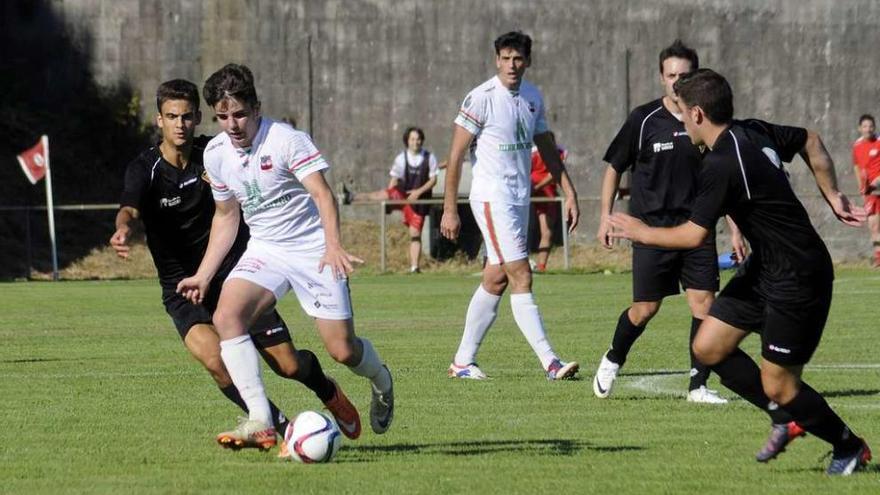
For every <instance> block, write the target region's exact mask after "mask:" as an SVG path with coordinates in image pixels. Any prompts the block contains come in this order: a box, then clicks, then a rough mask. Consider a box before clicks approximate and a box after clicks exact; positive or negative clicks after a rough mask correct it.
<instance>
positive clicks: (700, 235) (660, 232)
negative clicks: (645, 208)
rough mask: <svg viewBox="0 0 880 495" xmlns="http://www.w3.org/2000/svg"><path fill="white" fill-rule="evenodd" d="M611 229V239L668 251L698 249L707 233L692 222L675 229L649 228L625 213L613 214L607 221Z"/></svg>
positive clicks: (707, 235)
mask: <svg viewBox="0 0 880 495" xmlns="http://www.w3.org/2000/svg"><path fill="white" fill-rule="evenodd" d="M608 221H609V223H611V226H612V227H613V229H612V231H611V232H610V233H609V234H608V235H609V236H610V237H613V238H620V239H629V240H631V241H633V242H638V243H640V244H645V245H647V246H657V247H663V248H670V249H694V248H696V247H699V246H700V245H702V244H703V243H704V242H706V238H707V237H709V231H708V230H707V229H706V228H705V227H701V226H699V225H697V224H695V223H694V222H691V221H688V222H685V223H683V224H681V225H677V226H675V227H649V226H647V225H645V223H644V222H642V221H641V220H639V219H638V218H635V217H632V216H630V215H627V214H626V213H615V214H613V215H611V216H610V217H609V219H608Z"/></svg>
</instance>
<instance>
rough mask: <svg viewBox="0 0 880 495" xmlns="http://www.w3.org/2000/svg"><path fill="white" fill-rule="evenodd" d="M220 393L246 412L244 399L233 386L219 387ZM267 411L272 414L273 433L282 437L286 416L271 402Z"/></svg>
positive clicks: (286, 421) (285, 426)
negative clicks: (275, 432)
mask: <svg viewBox="0 0 880 495" xmlns="http://www.w3.org/2000/svg"><path fill="white" fill-rule="evenodd" d="M220 391H221V392H223V395H225V396H226V398H227V399H229V400H230V401H231V402H232V403H233V404H235V405H236V406H238V407H239V408H241V410H242V411H244V412H248V407H247V404H245V403H244V399H242V398H241V394H239V393H238V389H237V388H235V385H227V386H225V387H220ZM269 410H270V412H271V413H272V421H273V422H274V423H275V431H277V432H278V433H279V434H281V435H283V434H284V430H285V429H286V428H287V423H288V422H289V420H288V419H287V416H285V415H284V413H283V412H281V409H278V406H276V405H275V403H274V402H272V401H271V400H269Z"/></svg>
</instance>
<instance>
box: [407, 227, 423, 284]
mask: <svg viewBox="0 0 880 495" xmlns="http://www.w3.org/2000/svg"><path fill="white" fill-rule="evenodd" d="M407 227H408V228H409V239H410V240H409V266H410V272H412V273H419V272H420V271H421V269H420V268H419V266H420V263H421V259H422V232H421V231H420V230H419V229H417V228H415V227H413V226H411V225H409V226H407Z"/></svg>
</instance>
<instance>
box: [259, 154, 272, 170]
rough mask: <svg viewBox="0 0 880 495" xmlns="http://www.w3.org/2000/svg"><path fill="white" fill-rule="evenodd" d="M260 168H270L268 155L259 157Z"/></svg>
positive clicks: (270, 162) (270, 163)
mask: <svg viewBox="0 0 880 495" xmlns="http://www.w3.org/2000/svg"><path fill="white" fill-rule="evenodd" d="M260 170H272V157H271V156H270V155H263V156H261V157H260Z"/></svg>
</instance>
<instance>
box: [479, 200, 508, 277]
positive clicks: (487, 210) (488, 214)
mask: <svg viewBox="0 0 880 495" xmlns="http://www.w3.org/2000/svg"><path fill="white" fill-rule="evenodd" d="M483 215H485V217H486V228H487V229H489V241H491V242H492V248H493V249H495V253H496V254H498V262H499V263H504V256H503V255H502V254H501V246H499V245H498V237H497V236H496V235H495V225H494V224H493V223H492V210H491V209H490V208H489V203H483Z"/></svg>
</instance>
